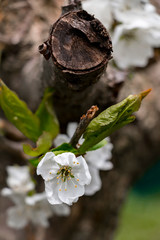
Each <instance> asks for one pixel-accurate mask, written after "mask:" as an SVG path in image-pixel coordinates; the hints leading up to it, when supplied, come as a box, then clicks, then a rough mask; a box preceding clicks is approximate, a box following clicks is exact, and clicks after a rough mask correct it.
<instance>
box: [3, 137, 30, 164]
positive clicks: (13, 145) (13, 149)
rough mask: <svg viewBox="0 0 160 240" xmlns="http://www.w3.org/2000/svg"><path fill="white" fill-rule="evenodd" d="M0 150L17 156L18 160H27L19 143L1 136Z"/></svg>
mask: <svg viewBox="0 0 160 240" xmlns="http://www.w3.org/2000/svg"><path fill="white" fill-rule="evenodd" d="M0 150H5V151H7V152H10V153H12V154H15V155H17V156H19V157H20V158H23V159H27V156H26V155H25V154H24V152H23V147H22V144H21V143H19V142H14V141H11V140H8V139H7V138H5V137H2V136H0Z"/></svg>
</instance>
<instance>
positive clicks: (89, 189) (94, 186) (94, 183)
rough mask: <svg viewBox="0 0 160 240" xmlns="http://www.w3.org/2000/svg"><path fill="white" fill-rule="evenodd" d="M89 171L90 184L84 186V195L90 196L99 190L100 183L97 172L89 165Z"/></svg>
mask: <svg viewBox="0 0 160 240" xmlns="http://www.w3.org/2000/svg"><path fill="white" fill-rule="evenodd" d="M89 171H90V174H91V177H92V180H91V183H90V184H89V185H86V186H85V195H87V196H91V195H93V194H95V193H96V192H97V191H99V190H100V189H101V186H102V182H101V179H100V176H99V170H98V169H97V168H95V167H93V166H92V165H89Z"/></svg>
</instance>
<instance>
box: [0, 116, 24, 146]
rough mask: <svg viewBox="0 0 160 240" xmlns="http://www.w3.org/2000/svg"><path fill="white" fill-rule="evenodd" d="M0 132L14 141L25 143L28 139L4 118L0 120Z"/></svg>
mask: <svg viewBox="0 0 160 240" xmlns="http://www.w3.org/2000/svg"><path fill="white" fill-rule="evenodd" d="M0 131H1V132H2V133H3V134H4V135H5V137H7V138H9V139H11V140H14V141H23V140H25V139H26V137H25V136H24V135H23V134H22V133H21V132H20V131H19V130H18V129H17V128H15V127H14V126H13V125H12V124H11V123H10V122H8V121H6V120H5V119H2V118H0Z"/></svg>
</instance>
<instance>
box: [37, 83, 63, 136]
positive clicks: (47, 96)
mask: <svg viewBox="0 0 160 240" xmlns="http://www.w3.org/2000/svg"><path fill="white" fill-rule="evenodd" d="M52 95H53V89H52V88H47V89H46V91H45V93H44V96H43V99H42V102H41V103H40V105H39V107H38V109H37V111H36V116H37V117H38V118H39V120H40V128H41V131H42V132H43V131H46V132H49V133H50V134H51V136H52V138H55V137H56V136H57V134H58V133H59V123H58V120H57V117H56V115H55V112H54V110H53V103H52Z"/></svg>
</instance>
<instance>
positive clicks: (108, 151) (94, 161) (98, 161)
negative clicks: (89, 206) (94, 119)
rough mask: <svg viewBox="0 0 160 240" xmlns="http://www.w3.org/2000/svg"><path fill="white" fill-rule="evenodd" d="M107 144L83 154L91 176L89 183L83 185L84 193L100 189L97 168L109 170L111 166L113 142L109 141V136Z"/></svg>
mask: <svg viewBox="0 0 160 240" xmlns="http://www.w3.org/2000/svg"><path fill="white" fill-rule="evenodd" d="M106 140H107V142H108V143H107V144H106V145H105V146H104V147H102V148H99V149H97V150H95V151H89V152H87V153H86V155H85V159H86V161H87V163H88V167H89V171H90V174H91V177H92V180H91V183H90V184H89V185H88V186H86V187H85V195H88V196H89V195H93V194H95V193H96V192H97V191H99V190H100V189H101V185H102V183H101V179H100V176H99V170H105V171H106V170H111V169H112V168H113V164H112V162H110V161H109V160H111V158H112V149H113V144H112V143H111V142H110V138H109V137H108V138H106Z"/></svg>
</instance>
